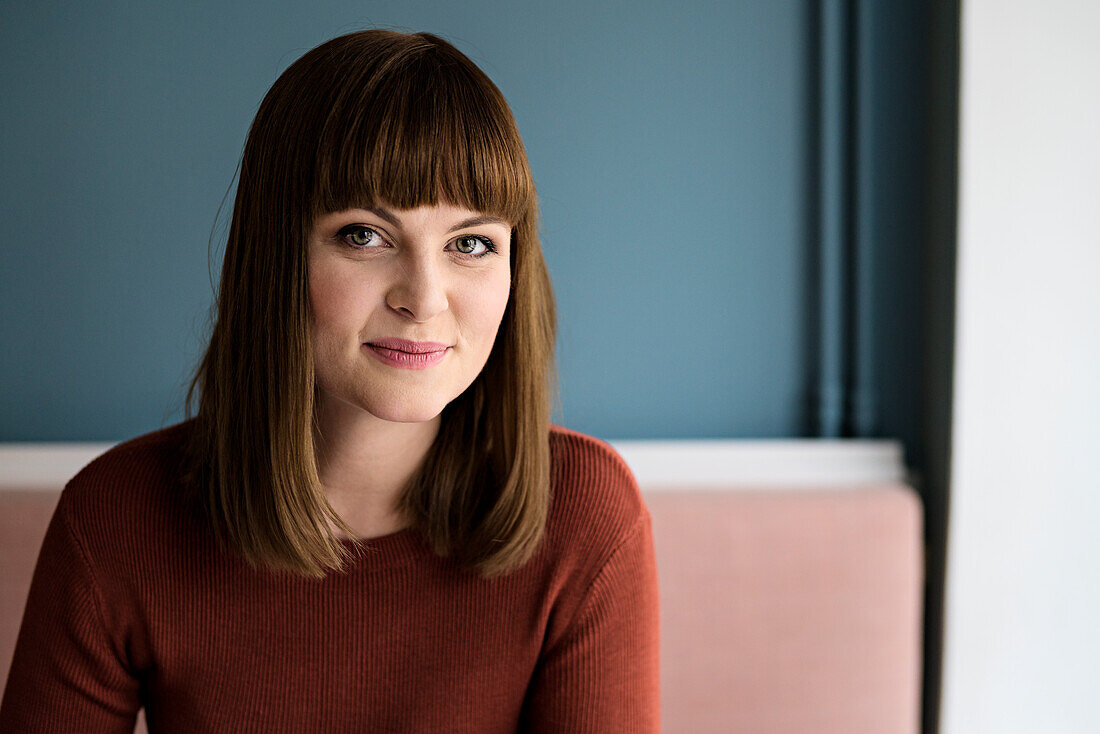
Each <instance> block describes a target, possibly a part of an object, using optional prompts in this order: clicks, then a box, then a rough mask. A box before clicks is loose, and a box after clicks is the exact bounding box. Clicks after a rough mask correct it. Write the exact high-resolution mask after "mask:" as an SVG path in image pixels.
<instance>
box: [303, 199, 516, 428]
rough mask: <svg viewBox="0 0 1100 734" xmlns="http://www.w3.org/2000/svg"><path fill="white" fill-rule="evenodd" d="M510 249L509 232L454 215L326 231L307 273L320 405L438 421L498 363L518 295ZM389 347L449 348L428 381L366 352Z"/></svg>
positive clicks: (390, 212) (433, 210)
mask: <svg viewBox="0 0 1100 734" xmlns="http://www.w3.org/2000/svg"><path fill="white" fill-rule="evenodd" d="M510 238H511V225H510V224H509V223H508V222H504V221H502V220H499V219H495V218H492V217H487V216H483V215H482V214H481V213H480V212H475V211H470V210H468V209H463V208H459V207H454V206H450V205H443V204H441V205H438V206H431V207H427V206H425V207H420V208H417V209H393V208H382V207H379V208H376V209H349V210H346V211H341V212H330V213H329V214H326V215H324V216H322V217H320V218H319V219H318V220H316V221H315V222H314V224H313V229H312V231H311V233H310V238H309V270H308V272H309V297H310V306H311V311H312V319H311V327H312V335H311V337H312V342H313V354H314V368H315V373H316V379H317V385H318V387H319V389H320V399H321V400H323V401H326V404H327V403H329V402H331V401H341V402H342V403H344V404H346V405H342V406H339V407H341V408H346V407H348V406H351V407H354V408H359V409H361V410H364V411H367V412H368V413H370V414H372V415H374V416H376V417H378V418H381V419H382V420H386V421H396V422H400V423H410V422H420V421H428V420H432V419H433V418H435V417H436V416H438V415H439V414H440V413H441V412H442V410H443V408H444V406H446V405H447V404H448V403H449V402H451V401H452V400H454V399H455V398H456V397H458V396H459V395H461V394H462V393H463V392H464V391H465V390H466V388H468V387H469V386H470V385H471V384H472V383H473V381H474V380H475V379H476V378H477V376H478V375H479V374H480V373H481V370H482V368H483V367H484V366H485V363H486V361H487V360H488V358H489V352H490V351H491V350H492V348H493V342H494V340H495V339H496V335H497V329H498V327H499V326H500V322H501V320H502V319H503V317H504V310H505V307H506V305H507V303H508V292H509V288H510V286H511V273H510V269H509V264H508V261H509V258H510V257H511V252H510V250H511V242H510ZM487 240H488V242H487ZM489 243H491V245H492V247H495V248H496V252H495V253H494V252H492V251H491V248H490V247H489ZM479 255H480V256H481V257H479ZM386 337H396V338H399V339H408V340H411V341H432V342H440V343H442V344H444V345H446V346H447V347H448V348H447V349H446V351H445V352H444V354H443V357H442V359H441V360H439V361H438V362H437V363H436V364H434V365H432V366H430V367H427V368H426V369H403V368H401V367H396V366H392V365H390V364H388V363H387V362H386V361H384V360H383V359H381V358H380V357H379V356H378V354H377V353H376V352H375V350H372V349H371V348H370V347H369V346H367V345H368V343H369V342H374V341H376V340H379V339H383V338H386Z"/></svg>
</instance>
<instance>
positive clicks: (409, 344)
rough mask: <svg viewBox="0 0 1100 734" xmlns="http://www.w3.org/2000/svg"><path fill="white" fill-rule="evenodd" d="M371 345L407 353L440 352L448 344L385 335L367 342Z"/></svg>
mask: <svg viewBox="0 0 1100 734" xmlns="http://www.w3.org/2000/svg"><path fill="white" fill-rule="evenodd" d="M367 344H368V345H370V346H372V347H383V348H385V349H392V350H395V351H398V352H407V353H408V354H427V353H428V352H442V351H443V350H444V349H446V348H447V347H449V346H450V345H449V344H440V343H439V342H413V341H409V340H408V339H398V338H397V337H393V336H387V337H382V338H380V339H375V340H374V341H372V342H367Z"/></svg>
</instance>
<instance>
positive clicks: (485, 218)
mask: <svg viewBox="0 0 1100 734" xmlns="http://www.w3.org/2000/svg"><path fill="white" fill-rule="evenodd" d="M363 210H364V211H368V212H371V213H372V214H377V215H378V216H380V217H382V218H383V219H385V220H386V221H387V222H389V223H390V224H392V225H393V226H395V227H400V226H401V223H400V222H398V221H397V217H395V216H394V215H393V212H391V211H390V210H389V209H387V208H386V207H384V206H378V207H374V208H373V209H372V208H370V207H364V208H363ZM479 224H503V225H505V226H511V225H509V224H508V222H506V221H504V220H503V219H501V218H500V217H493V216H489V215H487V214H481V215H478V216H476V217H470V218H469V219H463V220H462V221H461V222H459V223H458V224H456V225H455V226H454V227H452V228H451V229H450V231H449V232H447V234H450V233H451V232H457V231H458V230H460V229H466V228H467V227H476V226H478V225H479Z"/></svg>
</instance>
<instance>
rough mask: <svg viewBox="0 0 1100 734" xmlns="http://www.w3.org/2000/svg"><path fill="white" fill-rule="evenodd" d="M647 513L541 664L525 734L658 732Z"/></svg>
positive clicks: (526, 710) (653, 578)
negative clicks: (530, 733) (528, 733)
mask: <svg viewBox="0 0 1100 734" xmlns="http://www.w3.org/2000/svg"><path fill="white" fill-rule="evenodd" d="M658 601H659V599H658V588H657V565H656V559H655V555H654V550H653V532H652V526H651V522H650V517H649V514H648V513H647V514H645V515H644V516H643V517H642V518H641V519H640V520H639V521H638V523H637V524H636V525H635V526H634V527H633V529H632V530H631V531H629V532H628V534H627V536H626V537H625V538H624V540H623V542H622V543H621V544H620V545H619V546H618V548H616V549H615V551H614V552H613V553H612V554H611V556H610V558H609V559H608V560H607V563H605V564H604V566H603V568H602V569H601V570H600V571H599V573H598V574H597V575H596V577H595V579H594V580H593V581H592V584H591V585H590V587H589V589H588V591H587V593H586V595H585V598H584V600H583V602H582V603H581V605H580V608H579V609H578V610H577V613H576V615H575V616H574V618H573V620H572V621H571V622H570V624H569V627H568V629H567V631H566V633H565V634H564V635H563V636H562V637H561V638H560V639H559V640H557V641H556V642H555V643H554V644H553V645H552V646H551V647H550V648H549V649H548V650H547V651H546V652H545V653H544V654H543V656H542V657H541V658H540V660H539V663H538V665H537V666H536V668H535V673H534V675H533V677H532V680H531V685H530V687H529V688H528V691H527V698H526V700H525V701H524V706H523V716H522V719H521V726H520V731H523V732H532V734H536V733H537V734H550V733H555V734H566V732H568V733H569V734H582V733H583V732H599V734H618V733H620V732H621V733H622V734H626V733H627V732H629V733H630V734H654V733H656V732H659V731H660V689H659V685H658V682H659V672H660V670H659V604H658Z"/></svg>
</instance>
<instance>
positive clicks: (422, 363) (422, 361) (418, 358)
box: [363, 340, 450, 370]
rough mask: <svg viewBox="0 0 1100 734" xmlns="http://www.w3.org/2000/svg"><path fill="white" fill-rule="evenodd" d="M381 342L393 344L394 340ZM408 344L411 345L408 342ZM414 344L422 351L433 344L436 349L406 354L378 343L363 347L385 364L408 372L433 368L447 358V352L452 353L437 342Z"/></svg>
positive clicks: (444, 345)
mask: <svg viewBox="0 0 1100 734" xmlns="http://www.w3.org/2000/svg"><path fill="white" fill-rule="evenodd" d="M379 342H381V343H392V342H393V340H379ZM406 344H410V343H409V342H406ZM412 344H417V346H419V347H420V348H422V349H423V345H425V344H431V345H432V346H433V347H435V349H434V350H433V351H421V352H406V351H402V350H400V349H390V348H387V347H385V346H381V345H380V344H377V343H376V344H364V345H363V346H364V347H365V348H366V350H367V351H368V352H370V353H371V354H373V355H374V356H375V357H377V358H378V360H379V361H380V362H382V363H383V364H386V365H389V366H390V367H400V368H402V369H407V370H423V369H427V368H429V367H433V366H435V365H437V364H439V363H440V362H442V361H443V358H444V357H446V356H447V352H448V351H450V347H448V346H447V345H446V344H437V343H435V342H419V343H415V342H413V343H412Z"/></svg>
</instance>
